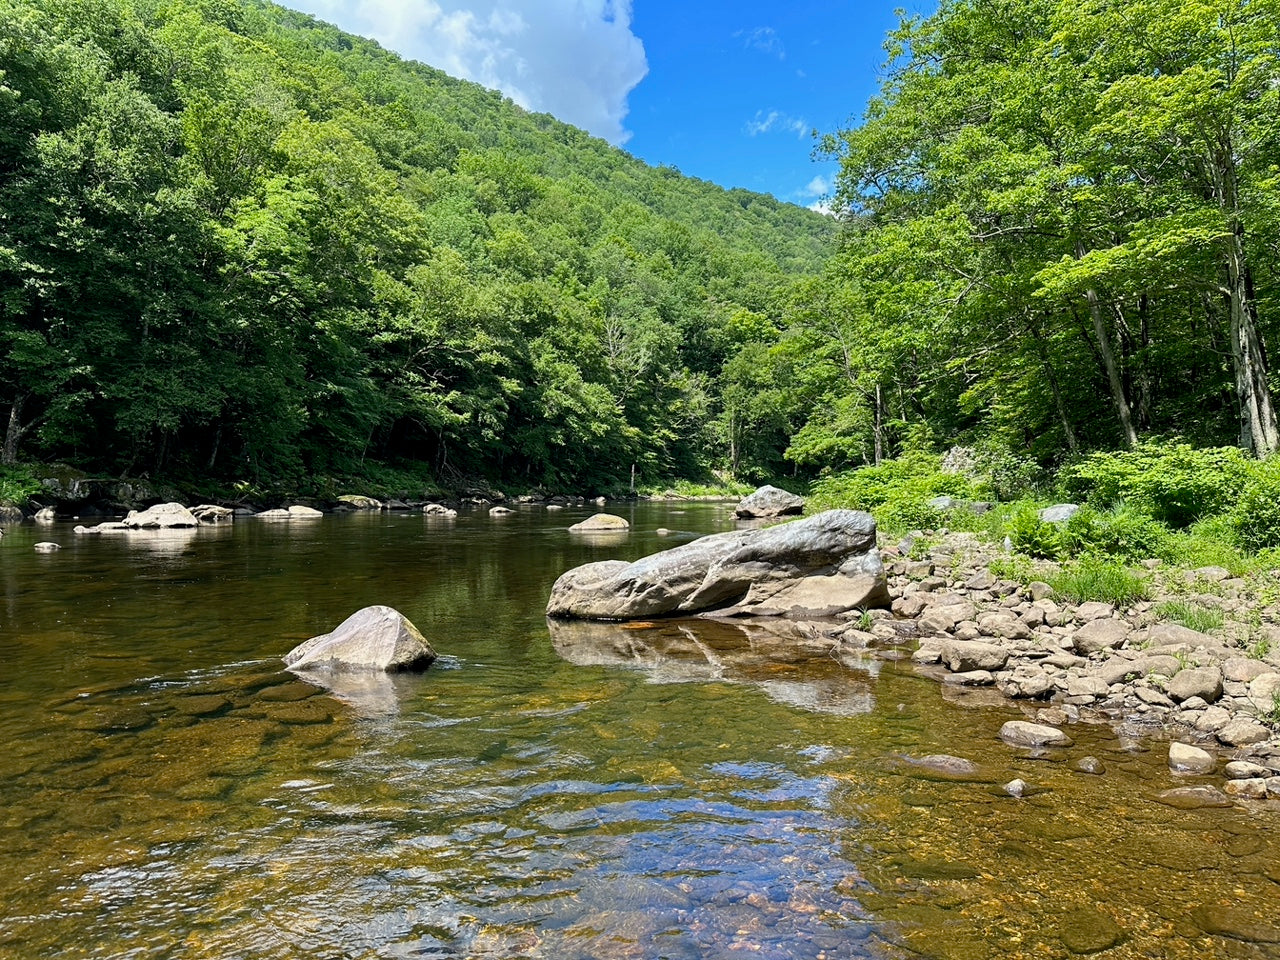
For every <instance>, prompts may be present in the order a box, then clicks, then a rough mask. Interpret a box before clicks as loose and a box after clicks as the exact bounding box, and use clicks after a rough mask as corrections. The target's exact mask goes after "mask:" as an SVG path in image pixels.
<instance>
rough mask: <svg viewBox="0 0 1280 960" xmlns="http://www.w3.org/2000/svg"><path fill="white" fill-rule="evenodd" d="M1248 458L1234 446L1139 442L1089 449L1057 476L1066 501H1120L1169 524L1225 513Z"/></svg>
mask: <svg viewBox="0 0 1280 960" xmlns="http://www.w3.org/2000/svg"><path fill="white" fill-rule="evenodd" d="M1249 466H1250V461H1249V459H1248V457H1247V456H1246V455H1245V453H1244V452H1243V451H1242V450H1240V449H1239V448H1238V447H1206V448H1201V449H1197V448H1194V447H1191V446H1190V445H1188V444H1185V443H1173V444H1171V443H1161V442H1156V441H1149V442H1145V443H1140V444H1138V445H1137V446H1136V447H1134V448H1133V449H1132V450H1123V451H1118V452H1113V453H1095V454H1092V455H1090V456H1088V457H1086V458H1085V459H1084V460H1082V461H1081V462H1080V463H1077V464H1074V465H1071V466H1068V467H1066V468H1064V469H1063V471H1062V473H1061V474H1060V475H1059V482H1060V484H1061V485H1062V488H1063V490H1064V491H1065V492H1066V493H1067V495H1068V496H1069V497H1071V498H1072V499H1077V500H1079V499H1085V498H1087V499H1088V500H1089V502H1090V503H1091V504H1093V505H1095V506H1097V507H1109V506H1112V505H1115V504H1118V503H1121V502H1127V503H1128V504H1129V505H1130V506H1132V507H1134V508H1136V509H1138V510H1140V511H1142V512H1143V513H1146V514H1148V515H1150V516H1152V517H1154V518H1155V519H1156V520H1159V521H1161V522H1162V523H1165V524H1168V525H1169V526H1171V527H1185V526H1187V525H1188V524H1191V523H1193V522H1194V521H1196V520H1198V519H1199V518H1201V517H1205V516H1210V515H1212V514H1215V513H1222V512H1224V511H1226V510H1227V509H1228V508H1229V507H1230V506H1231V504H1232V503H1233V502H1235V500H1236V498H1237V497H1238V496H1239V495H1240V491H1241V490H1242V488H1243V487H1244V485H1245V481H1246V478H1247V476H1248V475H1249V472H1250V470H1249Z"/></svg>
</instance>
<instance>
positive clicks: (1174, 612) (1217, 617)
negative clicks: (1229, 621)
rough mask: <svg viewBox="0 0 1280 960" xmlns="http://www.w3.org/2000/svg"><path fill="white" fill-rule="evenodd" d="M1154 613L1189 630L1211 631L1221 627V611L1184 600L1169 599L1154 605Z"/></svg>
mask: <svg viewBox="0 0 1280 960" xmlns="http://www.w3.org/2000/svg"><path fill="white" fill-rule="evenodd" d="M1156 615H1157V616H1159V617H1162V618H1164V619H1165V620H1172V621H1173V622H1174V623H1180V624H1182V625H1183V626H1184V627H1187V628H1188V629H1190V630H1196V631H1198V632H1200V633H1212V632H1213V631H1214V630H1219V629H1221V627H1222V611H1221V610H1215V609H1213V608H1212V607H1202V606H1200V605H1199V604H1196V603H1189V602H1187V601H1185V600H1169V601H1166V602H1165V603H1162V604H1160V605H1159V606H1158V607H1156Z"/></svg>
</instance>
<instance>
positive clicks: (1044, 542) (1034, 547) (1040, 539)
mask: <svg viewBox="0 0 1280 960" xmlns="http://www.w3.org/2000/svg"><path fill="white" fill-rule="evenodd" d="M1006 530H1007V536H1008V537H1009V542H1010V543H1011V544H1012V545H1013V548H1014V549H1015V550H1017V551H1019V552H1020V553H1025V554H1026V555H1027V556H1030V557H1048V558H1052V557H1057V556H1059V555H1060V554H1061V553H1062V531H1061V530H1060V529H1059V528H1058V527H1057V525H1056V524H1052V523H1045V522H1044V521H1043V520H1041V519H1040V511H1039V509H1038V508H1037V507H1036V506H1035V505H1034V504H1030V503H1027V504H1022V505H1020V506H1019V507H1017V508H1016V509H1015V510H1014V511H1013V513H1011V514H1010V515H1009V520H1008V526H1007V527H1006Z"/></svg>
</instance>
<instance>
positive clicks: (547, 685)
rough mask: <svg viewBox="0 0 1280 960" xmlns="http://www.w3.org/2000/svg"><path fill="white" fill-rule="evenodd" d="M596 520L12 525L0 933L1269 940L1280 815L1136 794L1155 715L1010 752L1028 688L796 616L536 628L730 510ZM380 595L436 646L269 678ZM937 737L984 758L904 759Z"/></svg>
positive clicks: (59, 945) (819, 950)
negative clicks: (997, 689)
mask: <svg viewBox="0 0 1280 960" xmlns="http://www.w3.org/2000/svg"><path fill="white" fill-rule="evenodd" d="M610 509H611V511H612V512H618V513H622V514H623V515H625V516H627V517H628V518H629V519H630V520H631V522H632V524H633V530H632V532H631V533H630V534H629V535H627V536H624V537H620V538H615V539H606V540H601V539H599V538H597V539H582V538H580V537H577V536H575V535H571V534H569V533H568V532H567V531H566V529H565V528H566V527H567V526H568V525H569V524H570V523H572V522H574V521H575V520H576V519H581V517H582V516H585V515H586V513H587V512H588V511H577V512H575V511H564V512H547V511H545V510H543V509H541V508H524V509H522V510H521V511H520V512H519V513H518V514H517V515H515V516H511V517H507V518H490V517H489V516H488V515H487V514H486V513H484V512H479V511H478V512H475V513H472V514H466V513H464V514H463V516H461V517H460V518H459V519H458V520H456V521H453V522H449V521H437V520H434V519H427V518H424V517H423V516H422V515H421V514H417V515H388V514H371V515H367V514H366V515H360V514H357V515H349V516H334V517H326V518H324V519H322V520H316V521H292V522H285V523H271V522H266V521H242V522H239V523H237V524H235V525H234V526H229V527H223V528H201V529H200V530H196V531H188V532H185V533H178V534H136V535H130V536H127V537H124V536H121V537H75V536H74V535H73V534H72V533H71V529H70V525H62V524H55V525H44V526H40V527H36V526H34V525H32V524H26V525H22V526H16V527H10V528H8V535H7V536H6V537H5V538H4V539H3V541H0V657H2V660H0V663H2V664H3V674H2V676H3V679H2V680H0V743H3V748H2V749H0V817H2V818H3V833H0V837H3V843H2V844H0V904H3V907H2V908H0V957H4V958H10V957H12V958H38V957H39V958H43V957H50V958H51V957H59V958H80V957H85V958H90V957H91V958H123V957H138V958H144V957H145V958H170V957H173V958H179V957H181V958H219V960H224V958H308V960H322V958H375V957H376V958H381V957H405V958H407V957H427V958H430V957H486V958H487V957H493V958H515V957H530V958H534V957H536V958H555V960H560V958H566V960H572V958H613V957H639V958H658V957H670V958H702V957H733V956H745V957H766V958H822V957H825V958H863V957H866V958H896V957H918V956H919V957H936V958H988V957H995V956H1001V957H1047V958H1054V957H1068V956H1073V955H1076V954H1079V953H1087V952H1090V951H1095V950H1099V949H1104V950H1105V951H1106V952H1103V953H1099V954H1097V955H1099V956H1104V957H1116V958H1119V957H1160V958H1166V957H1167V958H1182V957H1188V958H1190V957H1196V958H1206V957H1208V958H1217V957H1223V958H1236V957H1240V958H1256V957H1276V956H1280V945H1278V944H1276V943H1274V942H1268V941H1270V940H1272V939H1277V938H1276V937H1275V936H1274V932H1275V927H1274V924H1275V923H1276V922H1277V921H1276V919H1275V917H1276V914H1277V913H1280V911H1278V910H1277V907H1278V906H1280V831H1278V830H1277V827H1280V812H1277V811H1276V810H1267V809H1264V808H1256V809H1246V808H1234V809H1227V810H1208V811H1180V810H1174V809H1171V808H1168V807H1165V806H1162V805H1160V804H1159V803H1156V802H1154V800H1153V797H1154V796H1155V794H1157V793H1158V792H1160V791H1161V790H1163V789H1166V788H1168V787H1170V786H1174V785H1177V783H1185V782H1195V781H1185V780H1183V781H1177V782H1175V778H1174V777H1173V776H1172V775H1171V774H1170V773H1169V772H1168V769H1167V765H1166V763H1165V758H1166V746H1165V744H1164V743H1163V742H1160V741H1159V740H1158V739H1140V738H1137V737H1135V736H1133V735H1132V734H1131V732H1129V731H1124V730H1121V731H1115V730H1112V729H1111V728H1108V727H1072V728H1071V733H1072V735H1073V736H1074V737H1075V740H1076V745H1075V747H1072V748H1069V749H1066V750H1059V751H1055V752H1053V753H1050V754H1047V755H1044V756H1035V755H1033V754H1031V753H1029V752H1027V751H1020V750H1016V749H1013V748H1010V747H1007V746H1005V745H1003V744H1002V743H1000V742H999V740H998V739H997V738H996V733H997V731H998V730H999V728H1000V725H1001V724H1002V723H1003V722H1004V721H1006V720H1008V719H1011V718H1015V717H1017V716H1019V715H1020V714H1019V712H1018V708H1017V707H1015V706H1013V705H1011V704H1007V703H1000V702H991V701H988V700H985V699H983V698H982V697H977V698H973V697H968V698H965V699H963V700H960V701H956V700H955V699H954V698H955V696H956V694H955V693H953V692H951V691H944V690H943V689H942V688H940V687H939V686H938V685H937V684H935V683H934V682H932V681H930V680H926V679H923V678H921V677H918V676H916V675H915V673H914V671H913V668H912V666H911V665H910V663H909V662H901V661H892V660H885V659H882V658H881V657H879V656H877V655H876V654H875V653H874V652H868V653H866V654H850V653H846V654H844V655H839V654H836V653H833V651H832V650H831V649H830V648H829V647H830V645H829V643H824V642H823V641H821V640H820V639H812V640H810V641H809V642H799V643H797V642H796V641H794V640H789V639H780V638H778V637H775V636H771V635H770V634H769V633H767V632H761V631H758V630H756V631H748V630H742V629H738V628H734V627H725V626H715V625H704V626H698V625H696V624H691V623H689V622H685V623H679V624H672V623H668V624H658V625H656V626H653V627H646V626H642V627H641V628H640V629H624V628H622V627H618V626H611V627H602V628H595V627H583V628H577V629H574V628H568V629H556V630H555V632H554V636H553V633H552V630H551V629H550V628H549V626H548V624H547V622H546V621H545V619H544V618H543V615H542V611H543V608H544V605H545V602H546V597H547V594H548V591H549V589H550V586H551V584H552V582H553V581H554V580H555V578H556V577H557V576H558V575H559V574H560V573H562V572H563V571H564V570H566V569H568V568H569V567H571V566H574V565H576V564H579V563H583V562H586V561H588V560H593V559H608V558H615V557H616V558H623V559H631V558H635V557H638V556H641V555H644V554H647V553H650V552H653V551H654V550H657V549H661V548H663V547H667V546H672V545H674V543H675V542H678V539H676V540H673V539H672V538H662V537H659V536H657V534H656V532H655V531H656V529H657V528H659V527H668V528H673V529H677V530H684V531H693V532H699V533H706V532H712V531H716V530H723V529H730V528H731V527H732V525H733V521H732V518H731V514H730V512H729V508H728V507H727V506H724V505H713V504H691V505H664V504H641V505H635V506H622V507H611V508H610ZM37 540H53V541H56V542H59V543H61V544H62V546H63V549H62V550H61V551H60V552H58V553H54V554H49V555H45V554H37V553H36V552H35V551H33V550H32V545H33V544H34V543H35V542H36V541H37ZM373 603H383V604H389V605H391V606H394V607H396V608H397V609H399V610H401V611H402V612H403V613H405V614H406V615H407V616H408V617H409V618H410V619H411V620H413V621H414V622H415V623H416V624H417V625H418V626H419V627H420V628H421V629H422V631H423V633H424V634H425V635H426V636H427V637H428V638H429V639H430V640H431V642H432V643H433V644H434V645H435V647H436V649H437V651H438V652H439V653H440V654H441V655H442V658H441V660H440V661H438V662H437V664H436V665H435V666H433V667H432V669H431V670H430V671H428V672H427V673H425V674H423V675H420V676H397V677H390V678H385V679H383V678H378V679H377V680H363V681H362V680H358V679H355V678H351V679H349V680H347V681H345V682H343V683H341V684H339V685H337V686H336V687H334V688H332V689H325V688H322V687H318V686H315V685H313V684H311V683H308V682H305V681H303V680H300V679H297V678H294V677H292V676H291V675H290V674H287V673H283V672H281V671H280V669H279V668H280V664H279V659H278V658H279V657H280V656H281V655H282V654H284V653H285V652H287V651H288V650H289V649H290V648H291V647H292V646H294V645H295V644H296V643H298V642H299V641H301V640H303V639H305V638H307V637H309V636H312V635H314V634H318V633H323V632H326V631H327V630H329V629H331V628H332V627H334V626H335V625H336V624H337V623H339V622H340V621H341V620H343V619H344V618H345V617H346V616H348V615H349V614H350V613H352V612H353V611H355V610H356V609H357V608H359V607H361V606H365V605H368V604H373ZM937 753H950V754H958V755H960V756H963V757H967V758H969V759H970V760H973V761H975V762H977V763H978V764H979V767H980V771H981V772H980V773H979V774H978V775H975V776H972V777H969V778H967V779H965V780H960V781H957V780H950V779H945V778H942V777H941V776H939V775H937V774H933V773H930V771H929V770H928V768H925V767H921V766H918V765H915V764H912V763H911V762H909V761H910V758H918V757H922V756H925V755H929V754H937ZM1086 755H1092V756H1095V757H1098V758H1099V759H1101V760H1102V762H1103V764H1104V765H1105V767H1106V773H1105V774H1103V775H1102V776H1091V775H1086V774H1083V773H1079V772H1076V771H1075V770H1074V769H1073V767H1072V763H1073V761H1075V760H1078V759H1079V758H1081V757H1083V756H1086ZM1014 777H1021V778H1022V779H1024V780H1026V781H1028V782H1029V783H1030V784H1031V785H1032V787H1033V788H1034V790H1033V792H1032V793H1031V794H1030V795H1029V796H1027V797H1025V798H1023V799H1014V798H1012V797H1010V796H1008V795H1006V794H1005V793H1004V791H1003V790H1002V788H1001V784H1004V783H1005V782H1007V781H1009V780H1011V779H1013V778H1014ZM1206 930H1207V931H1210V932H1208V933H1206V932H1205V931H1206Z"/></svg>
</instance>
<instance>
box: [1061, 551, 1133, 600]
mask: <svg viewBox="0 0 1280 960" xmlns="http://www.w3.org/2000/svg"><path fill="white" fill-rule="evenodd" d="M1046 582H1048V584H1049V586H1051V587H1053V590H1054V592H1055V593H1056V594H1057V595H1058V596H1059V597H1061V598H1062V599H1064V600H1066V601H1067V602H1069V603H1085V602H1087V601H1089V600H1097V601H1100V602H1102V603H1114V604H1115V605H1116V606H1119V607H1123V606H1128V605H1129V604H1131V603H1135V602H1137V601H1138V600H1145V599H1146V598H1147V596H1148V590H1149V584H1148V582H1147V578H1146V577H1143V576H1140V575H1138V574H1136V573H1134V572H1132V571H1131V570H1129V569H1128V568H1127V567H1125V566H1123V565H1122V564H1119V563H1115V562H1113V561H1111V560H1104V559H1101V558H1099V557H1092V556H1085V557H1081V558H1080V559H1079V560H1077V561H1074V562H1072V563H1069V564H1066V565H1065V566H1063V568H1062V569H1061V570H1059V571H1058V572H1057V573H1051V574H1049V575H1048V577H1046Z"/></svg>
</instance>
